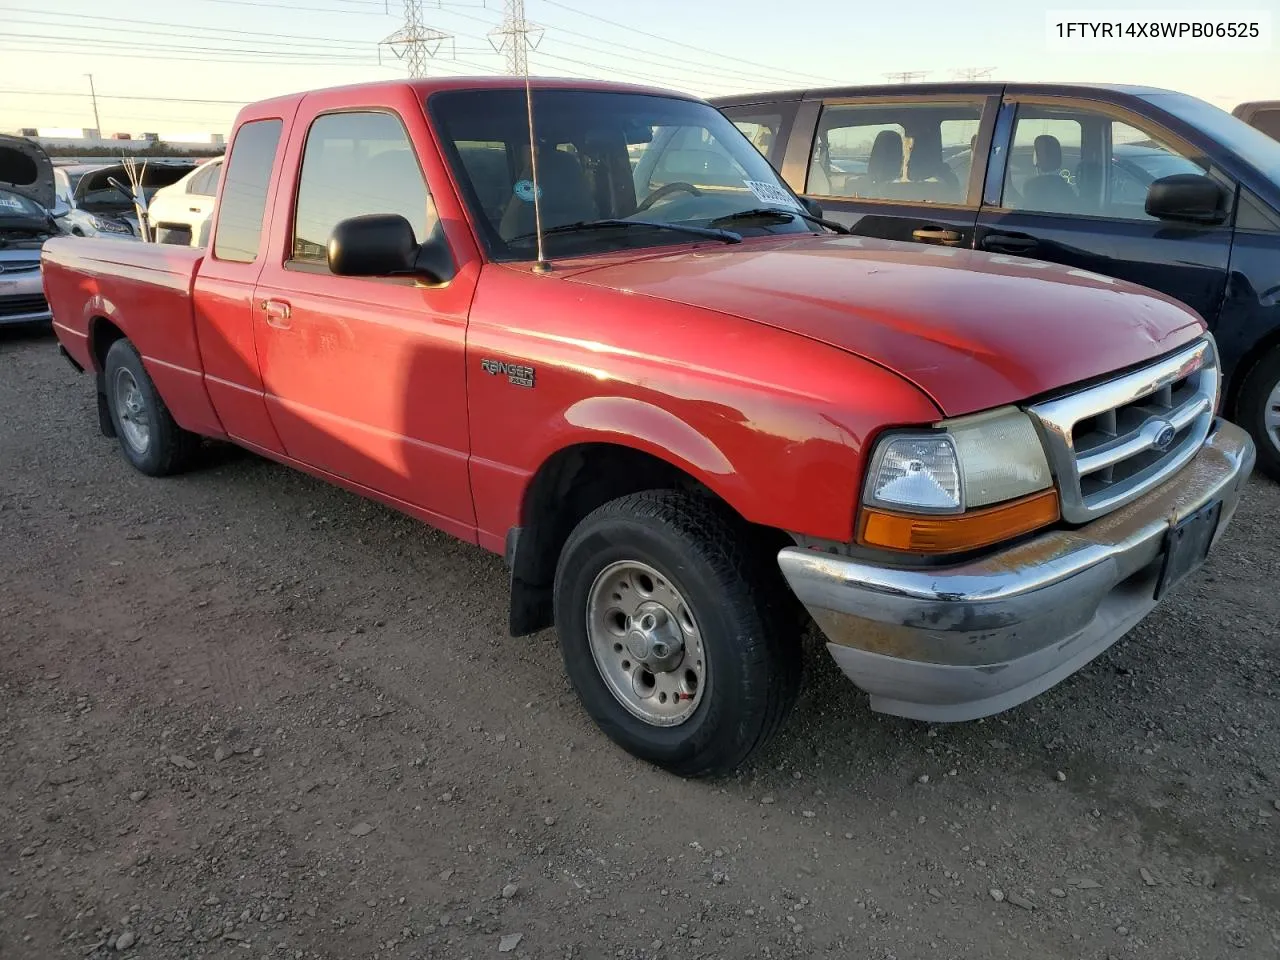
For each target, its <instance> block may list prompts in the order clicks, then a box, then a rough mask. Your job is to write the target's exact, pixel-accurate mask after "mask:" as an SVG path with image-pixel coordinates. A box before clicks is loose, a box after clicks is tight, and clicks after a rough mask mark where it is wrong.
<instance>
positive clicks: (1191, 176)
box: [1146, 173, 1227, 223]
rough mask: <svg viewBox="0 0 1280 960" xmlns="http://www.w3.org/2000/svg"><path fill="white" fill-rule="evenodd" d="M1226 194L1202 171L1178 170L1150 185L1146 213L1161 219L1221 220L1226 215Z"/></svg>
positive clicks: (1194, 221)
mask: <svg viewBox="0 0 1280 960" xmlns="http://www.w3.org/2000/svg"><path fill="white" fill-rule="evenodd" d="M1226 201H1227V194H1226V191H1225V190H1223V189H1222V187H1220V186H1219V185H1218V184H1217V183H1216V182H1215V181H1213V180H1211V179H1210V178H1209V177H1206V176H1205V175H1204V174H1202V173H1175V174H1174V175H1173V176H1171V177H1161V178H1160V179H1159V180H1156V181H1154V182H1153V183H1152V184H1151V186H1150V187H1148V188H1147V205H1146V209H1147V215H1148V216H1152V217H1156V218H1157V219H1160V220H1180V221H1186V222H1189V223H1222V222H1223V221H1224V220H1226V219H1227V210H1226V207H1227V203H1226Z"/></svg>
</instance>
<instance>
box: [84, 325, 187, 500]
mask: <svg viewBox="0 0 1280 960" xmlns="http://www.w3.org/2000/svg"><path fill="white" fill-rule="evenodd" d="M103 382H104V387H105V389H106V398H107V409H108V410H109V411H110V413H111V423H112V425H113V426H114V427H115V432H116V437H117V439H119V441H120V449H121V450H122V451H123V452H124V455H125V459H127V460H128V461H129V462H130V463H131V464H133V465H134V466H135V467H137V468H138V469H139V470H141V471H142V472H143V473H145V474H147V475H148V476H152V477H163V476H167V475H168V474H171V473H178V472H179V471H181V470H183V469H185V468H186V467H187V466H188V465H189V464H190V462H191V460H192V458H193V457H194V455H195V452H196V449H197V448H198V447H199V445H200V438H199V437H198V436H196V435H195V434H194V433H190V432H189V431H187V430H183V429H182V428H181V427H180V426H178V424H177V423H176V422H175V421H174V419H173V416H172V415H171V414H170V413H169V408H168V407H166V406H165V404H164V400H163V399H161V397H160V393H159V391H157V390H156V386H155V384H154V383H152V381H151V377H149V376H148V375H147V371H146V368H144V367H143V365H142V358H141V357H140V356H139V355H138V351H137V350H135V349H134V346H133V344H131V343H130V342H129V341H128V340H117V341H116V342H115V343H113V344H111V347H110V349H109V350H107V359H106V363H105V364H103Z"/></svg>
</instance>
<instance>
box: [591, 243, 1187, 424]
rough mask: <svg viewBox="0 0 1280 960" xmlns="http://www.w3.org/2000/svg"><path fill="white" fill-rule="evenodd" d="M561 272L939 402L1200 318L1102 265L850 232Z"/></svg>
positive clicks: (991, 399) (1074, 363) (1088, 369)
mask: <svg viewBox="0 0 1280 960" xmlns="http://www.w3.org/2000/svg"><path fill="white" fill-rule="evenodd" d="M566 279H568V280H570V281H571V282H576V283H588V284H592V285H595V286H601V287H609V288H612V289H615V290H618V291H620V292H623V293H628V294H639V295H643V296H649V297H656V298H659V299H662V300H668V301H673V302H677V303H683V304H688V305H690V306H696V307H703V308H706V309H710V310H715V311H717V312H720V313H724V314H730V315H734V316H737V317H741V318H743V319H745V320H750V321H753V322H756V323H762V324H766V325H768V326H771V327H776V328H778V329H781V330H787V331H790V332H792V333H796V334H799V335H801V336H804V337H808V338H810V339H812V340H817V341H821V342H823V343H827V344H830V345H831V346H833V347H837V348H840V349H842V350H846V351H848V352H850V353H853V354H856V355H858V356H860V357H863V358H865V359H867V360H869V361H871V362H873V363H876V364H879V365H880V366H883V367H886V368H888V369H890V370H892V371H894V372H895V373H897V374H899V375H900V376H902V377H905V378H906V379H907V380H910V381H911V382H912V383H914V384H916V386H918V387H919V388H920V389H921V390H923V391H924V392H925V393H927V394H928V395H929V396H930V397H931V398H932V399H933V401H934V402H935V403H936V404H937V405H938V407H939V409H941V410H942V411H943V413H944V414H946V415H947V416H959V415H962V414H966V413H973V412H975V411H978V410H985V409H989V408H991V407H998V406H1002V405H1004V404H1008V403H1016V402H1020V401H1024V400H1027V399H1029V398H1031V397H1034V396H1037V395H1038V394H1042V393H1045V392H1048V391H1050V390H1054V389H1056V388H1058V387H1062V386H1066V385H1068V384H1072V383H1077V382H1079V381H1082V380H1088V379H1090V378H1093V377H1098V376H1101V375H1103V374H1107V373H1111V372H1113V371H1116V370H1119V369H1121V368H1124V367H1128V366H1132V365H1134V364H1140V363H1143V362H1145V361H1148V360H1151V359H1153V358H1154V357H1157V356H1159V355H1160V354H1163V353H1166V352H1168V351H1170V350H1173V349H1175V348H1176V347H1178V346H1179V345H1181V344H1183V343H1186V342H1188V341H1190V340H1193V339H1195V338H1196V337H1197V336H1199V335H1200V334H1201V332H1202V331H1203V329H1204V327H1203V324H1202V323H1201V321H1200V319H1199V317H1198V316H1197V315H1196V314H1195V313H1194V312H1192V311H1191V310H1190V309H1188V308H1187V307H1185V306H1183V305H1181V304H1180V303H1178V302H1176V301H1174V300H1171V299H1169V298H1167V297H1165V296H1163V295H1161V294H1158V293H1154V292H1152V291H1150V290H1147V289H1146V288H1144V287H1139V286H1135V285H1133V284H1129V283H1125V282H1123V281H1120V280H1115V279H1112V278H1110V277H1104V276H1100V275H1098V274H1093V273H1088V272H1085V271H1082V270H1072V269H1068V268H1066V267H1060V266H1057V265H1053V264H1047V263H1043V262H1039V261H1033V260H1026V259H1019V258H1015V257H1009V256H999V255H994V254H986V253H980V252H977V251H974V250H962V249H955V248H947V247H932V246H925V245H921V244H908V243H896V242H893V241H880V240H870V239H866V238H862V237H837V236H826V237H816V236H814V237H804V238H797V239H794V240H768V241H761V242H748V243H744V244H742V245H740V246H733V247H716V248H714V249H705V248H701V249H696V250H688V249H685V250H684V251H682V252H677V253H672V254H669V255H659V256H655V257H647V258H644V259H631V260H628V261H625V262H612V263H607V264H601V265H594V266H588V267H585V268H584V269H581V270H579V271H578V272H576V273H573V274H569V275H567V276H566ZM786 362H787V358H786V357H785V356H780V357H778V363H779V365H782V364H785V363H786Z"/></svg>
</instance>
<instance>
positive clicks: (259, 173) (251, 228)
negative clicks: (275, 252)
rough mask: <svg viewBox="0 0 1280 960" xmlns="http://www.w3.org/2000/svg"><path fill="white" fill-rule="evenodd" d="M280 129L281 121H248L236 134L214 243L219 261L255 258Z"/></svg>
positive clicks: (259, 242)
mask: <svg viewBox="0 0 1280 960" xmlns="http://www.w3.org/2000/svg"><path fill="white" fill-rule="evenodd" d="M283 129H284V122H283V121H281V120H251V121H249V122H248V123H245V124H243V125H242V126H241V127H240V130H239V131H238V132H237V133H236V139H235V142H234V143H233V144H232V145H231V154H230V155H229V156H228V158H227V163H226V167H227V174H226V178H225V182H224V184H223V187H222V202H221V205H220V207H219V210H218V222H217V226H216V230H217V232H216V234H215V236H214V242H213V255H214V257H216V258H217V259H219V260H231V261H235V262H237V263H252V262H253V261H254V260H256V259H257V258H258V248H259V245H260V244H261V242H262V220H263V216H264V215H265V213H266V209H267V187H268V186H269V185H270V183H271V170H272V168H273V167H274V166H275V157H276V149H277V148H278V147H279V145H280V133H281V131H282V130H283Z"/></svg>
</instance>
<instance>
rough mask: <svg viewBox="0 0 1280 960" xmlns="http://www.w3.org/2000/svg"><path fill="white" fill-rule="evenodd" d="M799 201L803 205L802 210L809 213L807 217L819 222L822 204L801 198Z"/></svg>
mask: <svg viewBox="0 0 1280 960" xmlns="http://www.w3.org/2000/svg"><path fill="white" fill-rule="evenodd" d="M800 199H801V202H803V203H804V208H805V209H806V210H808V211H809V216H811V217H817V218H818V219H819V220H821V219H822V204H820V203H818V201H817V200H810V199H809V198H807V197H801V198H800Z"/></svg>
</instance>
